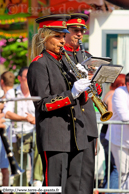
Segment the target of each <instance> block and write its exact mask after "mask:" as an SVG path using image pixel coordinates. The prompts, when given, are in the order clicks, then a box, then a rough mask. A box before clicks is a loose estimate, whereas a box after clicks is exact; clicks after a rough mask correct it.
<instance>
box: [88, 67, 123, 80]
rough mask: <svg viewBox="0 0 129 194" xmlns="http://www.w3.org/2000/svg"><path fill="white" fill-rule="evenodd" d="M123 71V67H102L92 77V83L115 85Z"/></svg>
mask: <svg viewBox="0 0 129 194" xmlns="http://www.w3.org/2000/svg"><path fill="white" fill-rule="evenodd" d="M122 69H123V67H122V66H121V65H101V66H100V67H99V68H98V70H97V71H96V72H95V74H94V76H93V77H92V80H91V82H97V83H113V82H114V81H115V79H116V78H117V76H118V75H119V74H120V72H121V71H122Z"/></svg>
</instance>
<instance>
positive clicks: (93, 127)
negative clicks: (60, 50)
mask: <svg viewBox="0 0 129 194" xmlns="http://www.w3.org/2000/svg"><path fill="white" fill-rule="evenodd" d="M64 48H65V50H66V51H67V53H68V54H69V56H70V58H71V59H72V60H73V61H74V62H75V63H76V64H77V63H81V62H83V61H84V60H83V56H82V53H81V50H80V49H79V47H78V49H77V50H76V51H74V49H73V47H70V46H69V45H65V46H64ZM86 56H87V57H90V56H91V54H90V53H88V52H86ZM63 58H64V57H63ZM87 95H88V94H87ZM82 110H83V116H84V121H85V125H86V133H87V135H88V136H91V137H95V138H96V137H98V130H97V122H96V114H95V110H94V107H93V101H92V100H91V99H88V101H87V103H86V104H85V105H84V106H82Z"/></svg>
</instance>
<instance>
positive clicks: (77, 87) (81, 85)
mask: <svg viewBox="0 0 129 194" xmlns="http://www.w3.org/2000/svg"><path fill="white" fill-rule="evenodd" d="M90 85H91V83H90V80H88V79H85V78H82V79H79V80H78V81H76V82H74V84H73V87H72V89H71V92H72V96H73V98H74V99H76V98H77V97H79V96H80V94H81V93H82V92H84V91H86V90H87V89H88V86H90Z"/></svg>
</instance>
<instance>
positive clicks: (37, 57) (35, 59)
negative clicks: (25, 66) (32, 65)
mask: <svg viewBox="0 0 129 194" xmlns="http://www.w3.org/2000/svg"><path fill="white" fill-rule="evenodd" d="M41 57H43V54H40V55H38V56H36V57H35V58H34V59H33V60H32V62H34V61H38V60H39V59H40V58H41Z"/></svg>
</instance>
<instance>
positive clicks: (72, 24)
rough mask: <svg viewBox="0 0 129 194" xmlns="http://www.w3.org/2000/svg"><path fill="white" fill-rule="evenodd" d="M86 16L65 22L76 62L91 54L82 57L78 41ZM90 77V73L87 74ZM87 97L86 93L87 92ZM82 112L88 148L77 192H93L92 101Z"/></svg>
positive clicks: (95, 133)
mask: <svg viewBox="0 0 129 194" xmlns="http://www.w3.org/2000/svg"><path fill="white" fill-rule="evenodd" d="M87 20H88V16H87V15H85V14H83V13H75V14H71V18H70V20H68V22H67V27H68V28H67V29H68V30H69V32H70V34H67V35H66V38H65V41H66V43H65V46H64V48H65V50H66V51H67V53H68V54H69V56H70V58H71V59H72V60H73V61H74V62H75V63H76V64H78V63H81V62H83V61H84V60H85V59H86V58H88V57H90V56H91V54H90V53H88V52H86V51H85V58H84V57H83V55H84V54H83V52H82V51H81V49H80V45H79V41H78V40H82V38H83V34H84V33H85V30H86V24H85V23H86V21H87ZM89 77H91V75H89ZM96 89H97V92H98V94H99V95H100V94H101V92H102V90H101V87H100V86H99V85H98V84H96ZM87 99H88V93H87ZM82 112H83V117H84V122H85V126H86V128H85V129H86V133H87V137H88V149H86V150H85V151H84V158H83V163H84V164H83V167H84V168H82V176H81V183H80V192H79V194H82V193H84V192H85V193H86V194H93V185H94V166H95V142H96V138H97V137H98V131H97V123H96V114H95V110H94V107H93V102H92V100H91V99H88V101H87V103H86V104H85V105H83V106H82Z"/></svg>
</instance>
